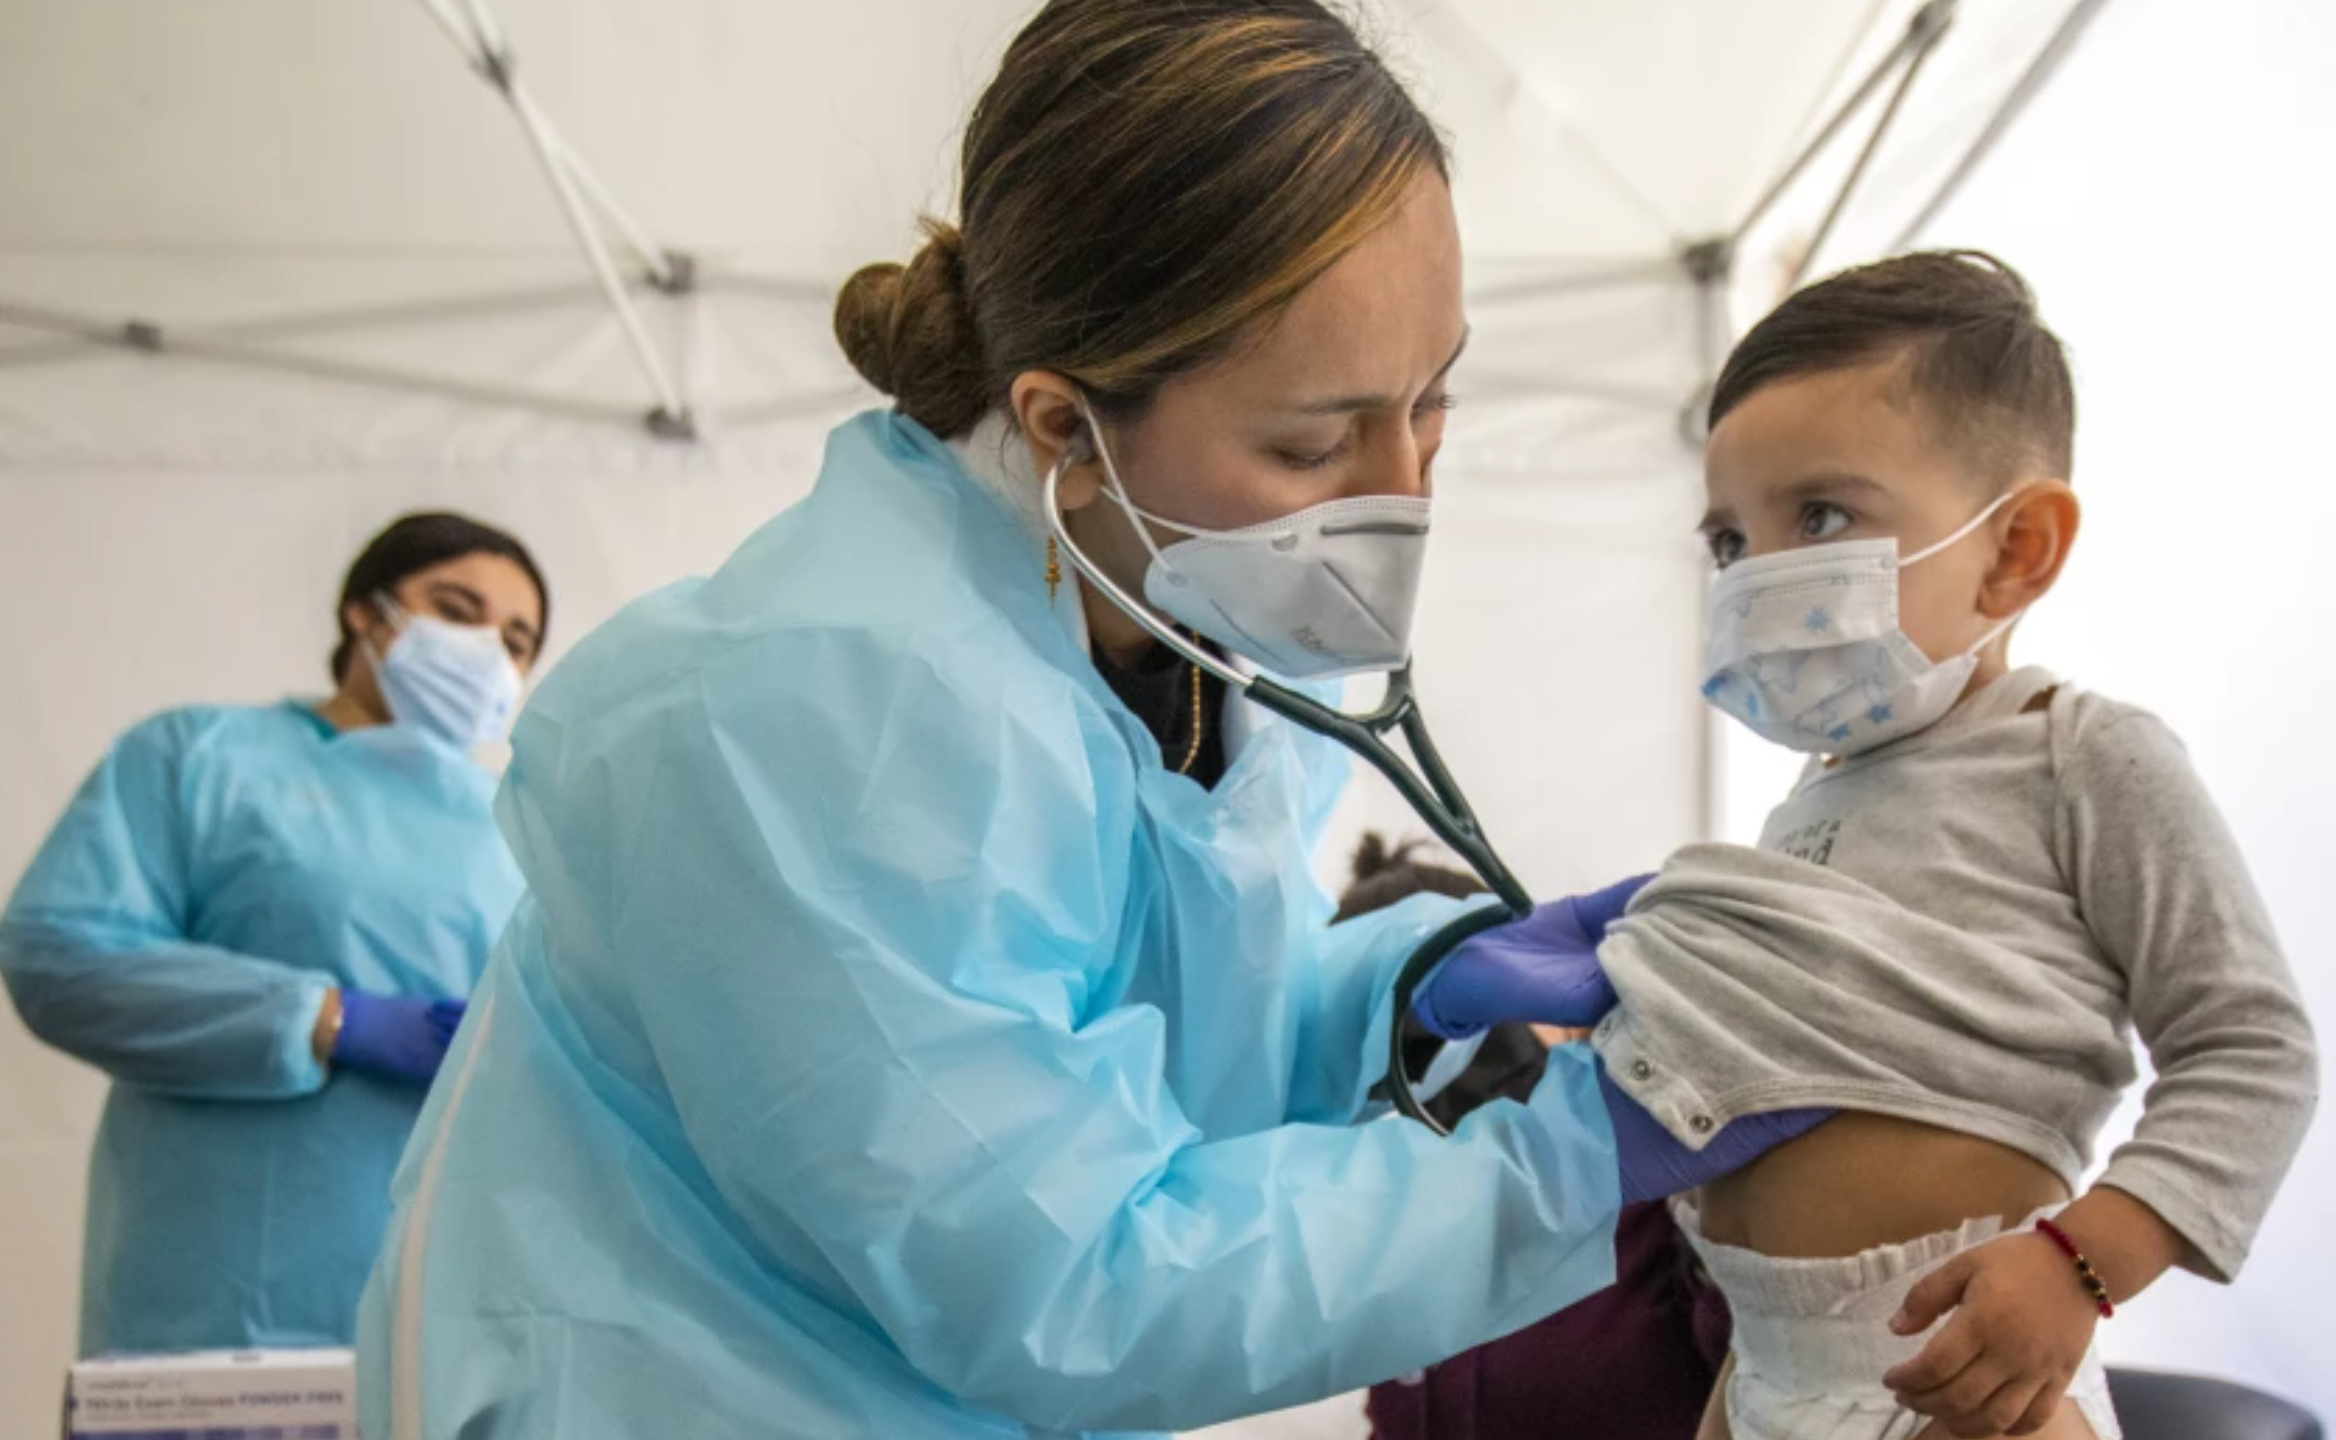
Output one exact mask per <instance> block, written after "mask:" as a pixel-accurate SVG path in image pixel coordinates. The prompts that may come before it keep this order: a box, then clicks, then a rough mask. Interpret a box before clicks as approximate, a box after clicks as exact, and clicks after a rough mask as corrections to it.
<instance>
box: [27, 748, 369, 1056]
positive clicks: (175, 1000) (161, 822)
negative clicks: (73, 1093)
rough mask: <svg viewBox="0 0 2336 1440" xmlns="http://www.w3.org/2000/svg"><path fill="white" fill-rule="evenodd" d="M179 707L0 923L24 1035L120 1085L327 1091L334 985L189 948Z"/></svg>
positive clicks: (91, 804)
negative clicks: (316, 1041)
mask: <svg viewBox="0 0 2336 1440" xmlns="http://www.w3.org/2000/svg"><path fill="white" fill-rule="evenodd" d="M208 738H211V737H210V736H209V735H208V733H207V728H206V725H205V721H204V717H203V715H202V714H201V712H194V711H175V712H171V713H168V714H165V715H161V716H158V717H156V718H154V719H152V720H149V721H147V722H145V723H144V724H141V725H139V726H138V727H137V728H135V729H133V730H131V731H130V732H129V733H128V734H126V735H124V736H123V737H122V738H121V739H119V740H117V741H116V742H114V745H113V747H112V748H111V749H110V750H108V751H107V752H106V755H105V758H104V759H103V760H102V761H100V762H99V763H98V766H97V769H96V770H95V771H94V772H92V773H91V775H90V776H89V778H88V779H87V780H86V781H84V782H83V783H82V786H81V789H80V791H79V793H77V794H76V795H75V796H74V797H73V801H72V803H71V804H70V805H69V806H67V807H66V810H65V813H64V815H63V817H62V818H60V819H59V820H58V821H57V825H56V828H55V829H54V830H52V831H51V832H50V834H49V838H48V840H47V842H46V843H45V844H44V845H42V847H41V849H40V852H39V854H38V855H36V856H35V857H34V859H33V862H32V866H31V868H30V869H29V870H27V871H26V872H25V875H24V878H23V880H22V881H21V882H19V883H18V885H17V887H16V893H15V896H14V898H13V899H11V900H10V902H9V905H8V909H7V911H6V913H5V915H4V916H0V977H5V979H6V981H7V985H8V993H9V996H10V998H11V999H12V1000H14V1001H15V1004H16V1011H17V1014H18V1015H19V1016H21V1017H22V1018H23V1020H24V1023H25V1026H26V1028H27V1029H29V1030H31V1031H32V1033H33V1034H35V1035H37V1036H39V1037H40V1038H41V1039H42V1040H44V1041H46V1042H47V1043H49V1044H51V1045H54V1046H55V1047H57V1048H58V1049H60V1050H63V1051H64V1052H66V1053H67V1054H69V1055H72V1056H74V1057H75V1058H77V1059H79V1060H82V1061H85V1062H86V1063H88V1064H91V1065H94V1066H96V1067H97V1068H99V1069H101V1070H103V1071H105V1072H106V1073H107V1074H108V1075H111V1076H112V1077H113V1078H114V1079H115V1080H117V1081H119V1082H121V1083H123V1084H127V1085H136V1086H139V1087H142V1088H145V1089H149V1090H157V1091H161V1092H164V1093H167V1094H173V1095H181V1096H187V1097H191V1098H198V1099H209V1100H275V1099H286V1098H291V1097H294V1096H300V1095H306V1094H309V1093H312V1092H313V1091H315V1090H316V1089H317V1088H318V1087H319V1086H321V1085H322V1084H323V1083H324V1070H323V1067H322V1066H320V1065H319V1064H318V1063H317V1061H316V1059H315V1057H314V1055H313V1054H312V1053H311V1049H310V1036H311V1033H312V1031H313V1030H314V1027H315V1024H316V1017H317V1013H318V1011H319V1010H320V1009H321V1008H322V1006H323V1004H324V997H325V992H326V990H327V989H328V988H329V985H328V982H327V981H326V980H325V979H324V978H323V977H321V976H320V975H318V974H317V973H315V972H313V971H308V970H304V969H301V968H299V967H297V966H294V965H291V964H286V963H284V962H282V961H280V960H276V959H270V958H263V957H260V956H255V955H244V954H239V953H237V952H235V951H232V950H224V949H221V948H219V947H217V946H212V945H205V944H201V943H198V942H196V941H194V940H192V939H190V938H188V934H187V930H188V917H189V914H190V911H191V910H192V909H193V908H194V903H195V896H194V895H193V894H192V889H193V883H194V882H193V878H192V868H193V867H192V864H191V859H192V857H193V856H194V855H195V854H196V853H197V852H198V851H199V848H200V847H201V845H202V844H203V842H204V838H205V837H204V836H203V834H202V833H201V827H200V825H199V823H198V822H197V821H196V820H195V818H194V817H193V816H192V815H191V814H190V809H189V806H188V804H187V795H186V785H185V780H186V771H187V768H188V761H189V752H190V750H192V749H193V748H194V747H196V746H198V745H200V744H202V743H204V742H205V741H206V739H208Z"/></svg>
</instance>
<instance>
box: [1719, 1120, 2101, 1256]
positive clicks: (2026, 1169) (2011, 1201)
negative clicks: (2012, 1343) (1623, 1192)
mask: <svg viewBox="0 0 2336 1440" xmlns="http://www.w3.org/2000/svg"><path fill="white" fill-rule="evenodd" d="M2068 1198H2069V1194H2068V1189H2067V1187H2066V1186H2064V1185H2062V1184H2061V1183H2060V1178H2059V1177H2058V1176H2056V1175H2054V1174H2053V1173H2052V1171H2051V1170H2049V1169H2047V1168H2046V1167H2044V1166H2043V1165H2041V1164H2039V1163H2037V1162H2036V1161H2035V1160H2032V1159H2030V1158H2029V1157H2028V1156H2026V1155H2023V1154H2021V1153H2020V1152H2019V1151H2017V1150H2014V1149H2012V1148H2010V1147H2009V1146H2005V1145H1999V1144H1997V1143H1995V1142H1994V1141H1992V1140H1980V1139H1976V1138H1974V1137H1972V1136H1969V1135H1961V1134H1957V1133H1955V1132H1954V1131H1951V1130H1941V1129H1939V1128H1937V1127H1936V1126H1932V1125H1920V1124H1916V1123H1915V1122H1914V1121H1911V1120H1896V1119H1892V1118H1890V1117H1888V1116H1884V1115H1865V1114H1854V1113H1852V1114H1844V1115H1841V1116H1839V1117H1837V1118H1835V1119H1833V1120H1829V1121H1827V1122H1826V1123H1825V1124H1823V1125H1820V1126H1818V1127H1817V1128H1816V1129H1814V1130H1812V1131H1810V1132H1809V1133H1808V1134H1806V1135H1804V1136H1802V1137H1801V1138H1799V1139H1798V1140H1794V1141H1791V1142H1789V1143H1787V1144H1784V1145H1780V1146H1778V1147H1777V1148H1776V1149H1774V1150H1771V1151H1770V1152H1769V1153H1768V1154H1766V1155H1764V1156H1762V1157H1761V1158H1760V1159H1758V1160H1756V1161H1754V1162H1753V1163H1752V1164H1750V1165H1748V1166H1746V1167H1745V1168H1743V1169H1742V1170H1739V1171H1737V1172H1736V1173H1735V1174H1733V1175H1730V1176H1728V1177H1727V1178H1726V1179H1724V1180H1718V1181H1715V1182H1713V1183H1712V1184H1710V1185H1707V1186H1705V1187H1704V1189H1703V1193H1702V1196H1701V1198H1700V1201H1699V1208H1700V1210H1701V1220H1702V1225H1703V1232H1704V1234H1705V1235H1706V1236H1708V1237H1709V1238H1710V1239H1711V1240H1713V1241H1714V1242H1716V1243H1718V1244H1721V1245H1732V1246H1735V1247H1738V1248H1740V1249H1746V1250H1754V1251H1758V1252H1759V1253H1761V1254H1763V1255H1772V1256H1778V1257H1781V1258H1785V1259H1817V1258H1822V1257H1830V1256H1840V1255H1855V1254H1857V1253H1859V1252H1860V1251H1864V1250H1871V1249H1873V1248H1875V1247H1876V1246H1881V1245H1902V1244H1905V1243H1906V1242H1908V1241H1910V1240H1918V1239H1921V1238H1922V1237H1923V1236H1925V1235H1935V1234H1938V1233H1939V1232H1941V1231H1945V1230H1953V1229H1955V1228H1957V1227H1958V1226H1960V1225H1961V1224H1962V1223H1963V1222H1964V1221H1966V1220H1975V1219H1979V1218H1981V1217H1983V1216H1988V1215H1993V1216H1997V1217H1999V1218H2001V1219H2002V1220H2003V1222H2004V1223H2005V1224H2006V1225H2015V1224H2018V1223H2019V1222H2020V1221H2022V1220H2025V1219H2026V1218H2027V1217H2028V1216H2030V1215H2032V1214H2034V1213H2035V1212H2036V1211H2038V1210H2041V1209H2044V1208H2045V1207H2047V1206H2051V1205H2058V1204H2062V1203H2065V1202H2066V1201H2067V1200H2068Z"/></svg>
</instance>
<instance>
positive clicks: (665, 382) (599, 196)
mask: <svg viewBox="0 0 2336 1440" xmlns="http://www.w3.org/2000/svg"><path fill="white" fill-rule="evenodd" d="M420 3H421V5H422V8H423V9H424V10H426V11H427V12H429V14H430V16H431V18H433V19H434V20H436V21H437V22H438V27H439V28H440V29H441V30H443V31H445V32H446V35H447V38H449V39H450V40H452V41H454V43H455V45H456V47H457V48H458V49H460V50H461V51H462V52H463V55H464V58H466V59H468V60H469V61H470V63H471V66H472V68H473V69H475V70H476V71H477V72H478V73H479V75H480V76H481V77H482V78H484V79H485V80H486V82H487V83H488V84H489V85H490V86H492V87H493V88H494V89H495V91H496V93H498V94H500V95H501V96H502V97H503V100H504V102H505V103H506V104H507V105H509V106H510V107H511V113H512V115H513V116H514V117H516V118H517V120H518V122H519V130H520V133H521V134H522V135H523V136H525V137H526V140H527V145H528V150H529V151H530V153H532V154H533V155H534V156H535V160H536V165H537V167H538V168H540V169H541V170H542V171H543V175H544V179H545V180H546V182H548V183H549V184H550V186H551V189H552V197H553V199H554V200H556V201H557V202H558V204H559V207H560V215H561V218H562V219H564V220H565V221H566V222H567V225H568V230H569V233H570V234H571V235H572V236H574V238H575V241H576V244H577V247H578V248H579V249H581V250H582V251H583V252H584V261H585V264H586V265H588V266H589V267H590V268H591V271H592V277H593V279H594V280H595V281H596V282H597V283H598V284H599V286H600V292H601V295H602V297H603V298H604V299H606V300H607V302H608V306H609V309H610V311H611V312H612V313H613V314H614V315H615V316H616V321H617V325H618V327H619V328H620V329H621V330H622V331H623V332H624V337H625V344H626V345H627V346H628V347H629V348H630V349H631V350H632V353H633V359H634V362H635V363H636V364H638V365H639V366H640V369H641V375H642V378H643V379H645V380H646V381H647V382H648V386H649V392H650V394H651V396H652V397H653V398H654V401H655V405H654V408H652V409H651V410H650V411H649V414H648V416H647V417H646V424H647V425H648V428H649V432H650V433H651V434H653V435H656V436H659V437H660V438H664V439H674V440H692V439H695V438H697V422H696V419H695V417H694V416H693V415H692V414H691V411H690V407H689V404H688V402H687V401H686V400H685V399H684V398H683V396H682V394H681V390H680V388H679V387H678V386H677V385H675V384H674V381H673V376H672V374H671V372H669V371H668V370H667V368H666V365H665V362H664V360H663V359H662V358H660V357H659V355H658V353H657V346H656V344H655V342H653V341H652V340H651V339H650V338H649V331H648V327H647V326H646V325H645V324H644V323H643V322H642V319H641V313H640V307H638V306H637V305H635V304H634V303H633V297H632V296H631V294H630V293H629V292H628V291H627V290H626V287H625V282H624V279H623V277H622V276H620V275H619V274H618V273H617V269H616V263H615V261H614V260H613V259H611V257H610V255H609V250H608V244H607V241H606V240H605V239H604V238H603V237H602V235H601V233H600V229H599V227H598V226H597V225H595V224H594V223H593V218H592V212H593V210H594V209H597V210H599V211H600V212H601V215H602V218H603V219H605V220H607V221H609V222H610V224H611V225H612V227H613V228H614V229H615V230H616V231H617V232H618V233H619V235H620V236H621V237H622V238H623V239H624V240H625V242H626V243H627V244H628V245H629V246H630V247H631V248H632V249H633V250H634V251H635V252H637V253H638V254H639V256H640V258H641V261H642V263H643V264H644V265H645V266H646V267H647V268H648V271H649V277H650V282H651V283H652V284H654V285H656V286H657V287H658V288H659V289H660V290H664V291H666V292H668V293H674V294H678V293H681V292H682V291H683V290H685V289H686V288H687V286H688V281H687V280H685V279H684V278H682V277H683V276H684V274H685V272H686V271H688V270H689V269H690V268H692V267H688V266H687V265H675V264H673V263H672V262H671V261H670V260H669V258H668V257H667V254H666V252H665V251H663V250H662V249H660V248H659V247H657V246H655V245H653V244H651V243H649V241H648V239H647V237H646V236H645V235H644V234H643V233H642V232H641V230H640V228H639V227H638V226H637V225H635V224H634V223H633V221H632V219H631V217H630V216H628V215H626V214H625V212H624V210H623V209H622V207H620V206H619V205H617V204H616V202H615V199H614V198H613V197H612V196H610V195H609V193H608V190H607V187H606V186H605V185H603V184H602V183H601V182H600V179H599V177H598V176H597V175H594V174H593V173H592V172H591V170H590V169H589V167H587V166H585V165H584V164H583V163H582V161H581V160H579V159H578V158H577V156H576V153H575V151H574V149H573V148H572V147H571V146H570V145H569V144H568V142H567V141H566V140H565V139H563V138H562V137H561V136H560V134H559V133H558V131H557V130H555V129H554V128H553V126H552V123H551V120H550V118H549V117H548V116H546V115H545V114H544V113H543V111H542V109H541V108H540V107H539V106H537V104H536V103H535V98H534V96H533V95H531V94H530V93H529V92H528V90H527V87H526V86H524V85H522V84H521V83H520V81H519V75H518V57H517V56H516V55H515V54H514V53H513V51H512V49H511V47H510V43H509V42H508V41H507V40H506V39H505V38H504V36H503V32H502V28H501V27H500V26H499V25H497V24H496V22H495V19H494V16H493V15H492V14H491V13H490V12H489V11H488V9H487V7H486V3H485V0H462V5H463V13H460V14H458V13H456V11H455V10H454V9H453V8H452V5H451V3H450V0H420ZM588 197H589V198H588Z"/></svg>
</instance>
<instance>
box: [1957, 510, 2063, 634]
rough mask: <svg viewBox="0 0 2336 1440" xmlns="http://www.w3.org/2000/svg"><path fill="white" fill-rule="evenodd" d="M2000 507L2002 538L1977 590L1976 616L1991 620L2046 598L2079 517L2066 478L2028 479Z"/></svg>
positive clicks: (2058, 573) (2007, 617) (2012, 613)
mask: <svg viewBox="0 0 2336 1440" xmlns="http://www.w3.org/2000/svg"><path fill="white" fill-rule="evenodd" d="M2003 509H2004V519H2003V522H2002V524H2003V540H2002V542H2001V543H2000V544H1999V545H1998V546H1997V547H1996V552H1995V565H1994V567H1993V568H1992V569H1990V570H1989V571H1988V572H1987V579H1986V581H1985V582H1984V583H1983V584H1982V585H1981V586H1980V589H1979V613H1980V614H1982V615H1985V616H1986V617H1988V618H1989V619H1990V620H2004V619H2009V618H2010V617H2012V616H2014V615H2017V614H2019V613H2020V612H2021V611H2023V610H2026V609H2027V608H2029V607H2030V606H2032V605H2034V604H2035V603H2036V602H2037V601H2039V600H2041V599H2043V598H2044V596H2045V593H2046V592H2047V591H2049V590H2051V588H2052V585H2053V582H2054V581H2057V580H2058V579H2059V578H2060V570H2061V567H2062V566H2064V565H2066V564H2067V563H2068V552H2069V548H2070V547H2071V546H2073V545H2075V544H2076V532H2077V525H2078V523H2079V522H2080V521H2081V520H2082V518H2083V511H2082V508H2081V507H2080V506H2079V505H2078V504H2077V498H2076V492H2075V491H2074V490H2072V489H2070V488H2069V486H2068V482H2067V481H2065V480H2035V481H2030V482H2028V483H2027V484H2026V485H2024V486H2022V487H2021V488H2020V490H2019V491H2018V492H2017V493H2016V494H2014V495H2013V496H2012V498H2011V499H2010V500H2009V501H2007V502H2005V504H2004V507H2003Z"/></svg>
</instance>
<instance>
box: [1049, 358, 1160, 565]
mask: <svg viewBox="0 0 2336 1440" xmlns="http://www.w3.org/2000/svg"><path fill="white" fill-rule="evenodd" d="M1075 394H1076V398H1077V400H1078V404H1079V414H1080V415H1081V416H1083V417H1085V419H1086V421H1087V429H1086V432H1085V433H1086V436H1087V439H1088V441H1089V443H1091V444H1092V445H1093V447H1094V450H1095V458H1096V459H1097V460H1098V461H1100V462H1102V465H1103V476H1104V478H1105V479H1107V480H1109V481H1110V482H1111V484H1110V485H1109V487H1107V493H1108V494H1109V495H1110V496H1111V498H1112V499H1113V500H1114V501H1116V502H1117V503H1118V505H1119V508H1120V509H1121V510H1123V511H1125V512H1126V513H1127V523H1128V524H1130V525H1132V526H1134V527H1135V532H1136V538H1137V539H1139V540H1141V541H1143V542H1144V548H1145V549H1146V550H1149V551H1151V552H1152V559H1153V561H1154V562H1155V563H1157V564H1160V565H1162V566H1165V567H1166V568H1168V569H1169V570H1174V569H1175V568H1176V567H1175V566H1174V565H1172V564H1169V561H1168V557H1167V556H1166V555H1163V554H1162V553H1160V546H1159V543H1158V542H1157V541H1155V540H1153V539H1152V527H1151V526H1150V525H1147V524H1145V523H1144V522H1145V521H1147V520H1150V519H1151V518H1152V517H1151V516H1149V515H1146V514H1145V513H1144V512H1143V511H1142V510H1139V509H1137V508H1136V502H1135V499H1134V497H1133V496H1131V495H1129V494H1128V493H1127V486H1126V485H1124V484H1122V483H1121V482H1120V478H1119V466H1118V465H1117V464H1115V463H1113V461H1112V458H1111V447H1110V446H1109V445H1106V444H1105V443H1104V441H1103V422H1101V421H1100V420H1097V419H1096V418H1095V411H1094V408H1093V407H1092V406H1090V405H1089V404H1088V403H1087V393H1086V392H1085V391H1084V390H1081V391H1077V392H1075ZM1047 503H1048V505H1049V506H1051V505H1052V504H1053V503H1054V502H1053V501H1052V500H1051V499H1050V500H1049V501H1048V502H1047ZM1157 523H1159V524H1162V525H1166V526H1168V527H1169V528H1170V529H1178V530H1180V529H1183V528H1184V527H1182V526H1180V525H1176V524H1174V523H1173V522H1171V521H1167V520H1162V521H1159V522H1157Z"/></svg>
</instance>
